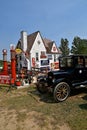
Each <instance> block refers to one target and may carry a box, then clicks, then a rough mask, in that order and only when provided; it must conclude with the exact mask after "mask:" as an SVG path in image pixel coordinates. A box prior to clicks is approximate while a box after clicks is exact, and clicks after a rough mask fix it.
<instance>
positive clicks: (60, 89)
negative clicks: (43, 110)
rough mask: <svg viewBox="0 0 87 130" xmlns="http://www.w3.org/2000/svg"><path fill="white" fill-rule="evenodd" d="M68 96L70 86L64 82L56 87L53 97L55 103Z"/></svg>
mask: <svg viewBox="0 0 87 130" xmlns="http://www.w3.org/2000/svg"><path fill="white" fill-rule="evenodd" d="M69 94H70V86H69V85H68V84H67V83H66V82H61V83H59V84H57V85H56V87H55V89H54V92H53V95H54V100H55V101H56V102H62V101H64V100H66V99H67V98H68V96H69Z"/></svg>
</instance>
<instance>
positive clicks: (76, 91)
mask: <svg viewBox="0 0 87 130" xmlns="http://www.w3.org/2000/svg"><path fill="white" fill-rule="evenodd" d="M83 93H85V94H86V93H87V88H78V89H73V90H71V93H70V96H75V95H78V94H83Z"/></svg>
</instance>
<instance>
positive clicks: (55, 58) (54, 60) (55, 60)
mask: <svg viewBox="0 0 87 130" xmlns="http://www.w3.org/2000/svg"><path fill="white" fill-rule="evenodd" d="M54 62H56V55H55V54H54Z"/></svg>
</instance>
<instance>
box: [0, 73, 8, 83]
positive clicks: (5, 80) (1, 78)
mask: <svg viewBox="0 0 87 130" xmlns="http://www.w3.org/2000/svg"><path fill="white" fill-rule="evenodd" d="M0 84H10V77H9V75H0Z"/></svg>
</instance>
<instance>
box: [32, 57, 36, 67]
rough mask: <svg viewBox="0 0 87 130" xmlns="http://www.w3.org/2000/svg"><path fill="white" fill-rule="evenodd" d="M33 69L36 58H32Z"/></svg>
mask: <svg viewBox="0 0 87 130" xmlns="http://www.w3.org/2000/svg"><path fill="white" fill-rule="evenodd" d="M32 67H35V58H34V57H33V58H32Z"/></svg>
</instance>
